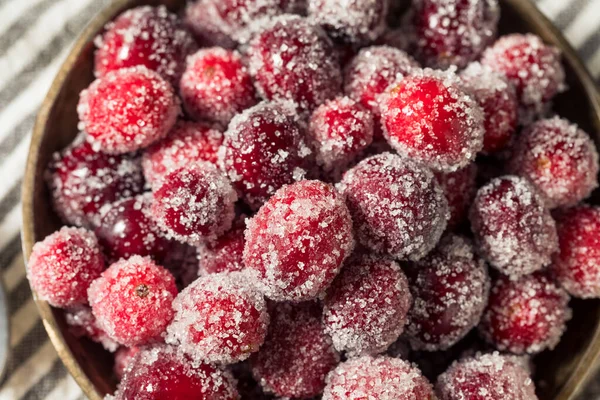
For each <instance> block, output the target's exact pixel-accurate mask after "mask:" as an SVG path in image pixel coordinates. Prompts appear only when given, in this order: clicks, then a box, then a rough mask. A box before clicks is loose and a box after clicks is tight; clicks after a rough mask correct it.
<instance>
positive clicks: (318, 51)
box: [248, 15, 342, 113]
mask: <svg viewBox="0 0 600 400" xmlns="http://www.w3.org/2000/svg"><path fill="white" fill-rule="evenodd" d="M261 28H262V29H261V30H260V31H259V32H258V33H257V34H256V35H255V36H254V37H253V38H252V40H251V42H250V44H249V47H248V57H249V63H250V73H251V75H252V77H253V78H254V84H255V85H256V88H257V89H258V92H259V94H260V95H261V96H262V97H263V98H265V99H268V100H291V101H292V102H294V104H295V105H296V106H297V107H298V109H299V111H300V112H302V113H307V112H310V111H311V110H313V109H314V108H316V107H317V106H319V105H320V104H323V103H324V102H325V101H326V100H328V99H331V98H333V97H335V96H336V95H337V94H338V93H339V92H340V87H341V84H342V75H341V71H340V66H339V65H338V63H337V60H336V58H335V56H334V48H333V45H332V43H331V41H330V40H329V39H328V37H327V35H326V34H325V33H324V32H323V31H322V30H321V29H320V28H319V27H317V26H315V25H313V23H311V22H309V20H307V19H305V18H302V17H299V16H297V15H285V16H281V17H278V18H275V19H273V20H272V21H269V22H268V23H266V24H265V25H264V26H262V27H261Z"/></svg>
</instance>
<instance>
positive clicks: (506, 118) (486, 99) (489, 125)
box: [460, 62, 519, 154]
mask: <svg viewBox="0 0 600 400" xmlns="http://www.w3.org/2000/svg"><path fill="white" fill-rule="evenodd" d="M460 79H461V80H462V82H463V88H464V89H465V90H467V91H468V92H469V93H471V94H472V95H473V96H474V97H475V99H476V100H477V102H478V103H479V105H480V106H481V108H482V110H483V114H484V122H483V125H484V128H485V135H484V138H483V152H484V153H486V154H492V153H496V152H498V151H499V150H502V149H504V148H505V147H506V146H507V145H508V144H509V143H510V141H511V138H512V136H513V133H514V132H515V129H516V127H517V122H518V111H519V101H518V99H517V93H516V91H515V88H514V86H513V85H512V83H510V82H509V81H508V80H507V79H506V77H505V76H504V75H503V74H501V73H499V72H496V71H494V70H493V69H491V68H490V67H489V66H487V65H486V66H484V65H481V64H480V63H479V62H473V63H471V64H469V65H468V66H467V68H466V69H464V70H463V71H462V72H461V73H460Z"/></svg>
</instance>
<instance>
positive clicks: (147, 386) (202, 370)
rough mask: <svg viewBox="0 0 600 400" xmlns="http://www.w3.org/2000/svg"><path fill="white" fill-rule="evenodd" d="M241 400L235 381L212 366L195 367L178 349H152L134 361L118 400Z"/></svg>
mask: <svg viewBox="0 0 600 400" xmlns="http://www.w3.org/2000/svg"><path fill="white" fill-rule="evenodd" d="M130 399H135V400H156V399H169V400H190V399H194V400H215V399H219V400H238V399H239V394H238V392H237V390H236V388H235V380H234V379H233V377H232V376H231V375H230V374H229V373H227V372H224V371H222V370H220V369H219V368H217V367H215V366H213V365H209V364H194V363H192V362H190V360H188V359H187V358H186V357H185V356H183V355H181V353H179V352H178V351H177V349H176V348H173V347H168V346H158V347H150V348H146V349H144V350H142V351H140V352H139V353H138V354H136V355H135V356H134V358H133V359H132V360H131V362H130V365H129V367H128V368H127V369H126V370H125V375H124V376H123V380H122V381H121V383H120V384H119V388H118V390H117V393H116V394H115V400H130Z"/></svg>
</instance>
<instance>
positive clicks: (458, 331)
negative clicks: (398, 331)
mask: <svg viewBox="0 0 600 400" xmlns="http://www.w3.org/2000/svg"><path fill="white" fill-rule="evenodd" d="M407 275H408V279H409V283H410V287H411V292H412V294H413V306H412V308H411V310H410V312H409V314H408V324H407V326H406V335H407V336H408V338H409V340H410V344H411V346H412V348H413V349H415V350H427V351H437V350H446V349H448V348H450V347H451V346H453V345H454V344H456V343H457V342H458V341H459V340H460V339H462V338H463V337H464V336H466V334H467V333H469V331H470V330H471V329H472V328H474V327H475V326H476V325H477V324H478V323H479V320H480V318H481V314H482V313H483V310H484V308H485V306H486V304H487V300H488V293H489V287H490V282H489V277H488V274H487V268H486V266H485V263H484V262H483V260H482V259H481V258H479V257H478V256H477V255H475V249H474V248H473V246H472V245H471V243H469V241H468V240H467V239H465V238H464V237H462V236H457V235H448V236H446V237H444V238H443V239H442V241H441V242H440V244H439V245H438V247H437V248H436V249H435V250H434V251H433V252H431V253H429V255H427V256H426V257H425V258H423V259H421V260H420V261H419V262H417V263H415V264H413V265H411V266H410V268H408V269H407Z"/></svg>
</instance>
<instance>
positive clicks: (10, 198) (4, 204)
mask: <svg viewBox="0 0 600 400" xmlns="http://www.w3.org/2000/svg"><path fill="white" fill-rule="evenodd" d="M0 154H2V153H0ZM20 198H21V179H19V181H18V182H17V183H16V184H15V185H14V186H13V187H12V189H10V190H9V191H8V193H6V195H5V196H4V198H3V199H1V200H0V220H2V218H4V217H5V216H6V214H8V213H9V212H10V211H11V210H12V209H13V207H14V206H15V205H17V203H19V199H20Z"/></svg>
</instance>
